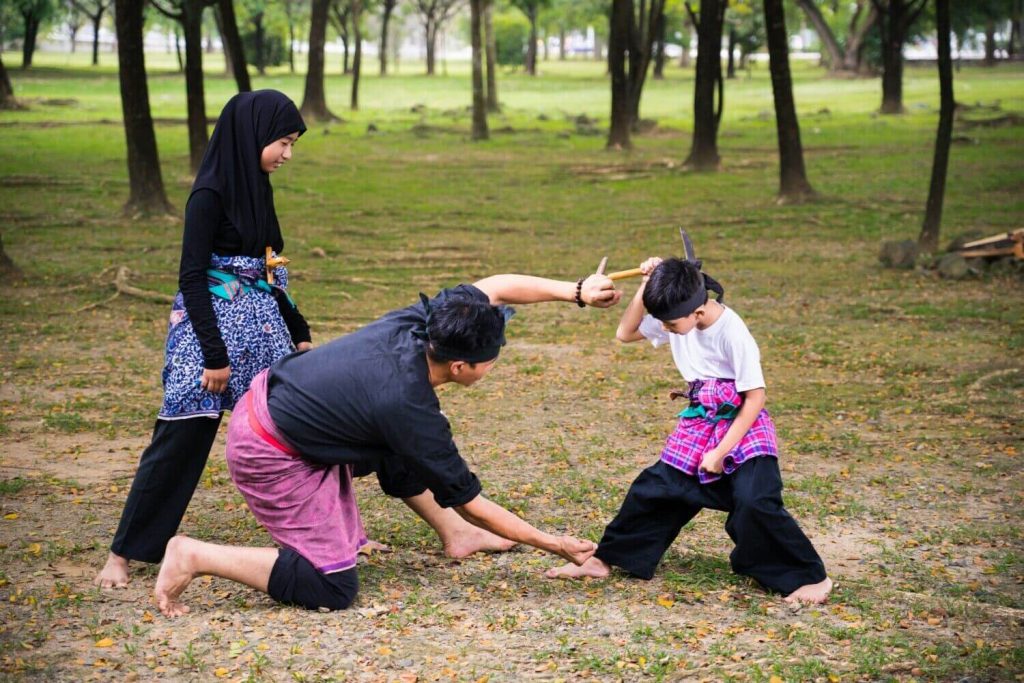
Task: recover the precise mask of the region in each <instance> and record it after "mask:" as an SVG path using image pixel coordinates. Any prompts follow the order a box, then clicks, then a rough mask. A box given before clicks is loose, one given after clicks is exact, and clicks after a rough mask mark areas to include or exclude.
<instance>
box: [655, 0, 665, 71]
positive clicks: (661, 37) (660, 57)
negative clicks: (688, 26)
mask: <svg viewBox="0 0 1024 683" xmlns="http://www.w3.org/2000/svg"><path fill="white" fill-rule="evenodd" d="M667 23H668V22H667V21H665V13H664V12H662V13H661V15H660V16H659V17H658V25H657V27H656V28H655V29H654V36H655V43H654V79H655V80H657V81H660V80H662V79H663V78H665V28H666V24H667Z"/></svg>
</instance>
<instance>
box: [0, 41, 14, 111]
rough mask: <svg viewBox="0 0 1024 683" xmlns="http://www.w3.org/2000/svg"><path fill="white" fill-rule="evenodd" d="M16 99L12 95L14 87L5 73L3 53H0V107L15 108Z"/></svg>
mask: <svg viewBox="0 0 1024 683" xmlns="http://www.w3.org/2000/svg"><path fill="white" fill-rule="evenodd" d="M17 108H18V100H16V99H15V97H14V87H13V86H12V85H11V77H10V76H8V75H7V67H5V66H4V60H3V55H2V54H0V109H17Z"/></svg>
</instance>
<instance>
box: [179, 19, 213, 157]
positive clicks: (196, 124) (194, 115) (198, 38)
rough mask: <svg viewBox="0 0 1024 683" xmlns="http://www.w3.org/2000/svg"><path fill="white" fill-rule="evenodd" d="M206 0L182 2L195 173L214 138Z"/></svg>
mask: <svg viewBox="0 0 1024 683" xmlns="http://www.w3.org/2000/svg"><path fill="white" fill-rule="evenodd" d="M203 8H204V4H203V0H185V2H183V3H182V8H181V9H182V16H181V18H182V28H183V29H184V33H185V95H186V100H187V108H188V149H189V163H190V167H191V169H192V172H193V173H195V172H196V171H198V170H199V165H200V164H201V163H202V162H203V154H205V153H206V144H207V143H208V142H209V141H210V136H209V131H208V130H207V128H206V95H205V93H204V91H203Z"/></svg>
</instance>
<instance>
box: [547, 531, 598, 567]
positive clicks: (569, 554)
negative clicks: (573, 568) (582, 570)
mask: <svg viewBox="0 0 1024 683" xmlns="http://www.w3.org/2000/svg"><path fill="white" fill-rule="evenodd" d="M556 541H557V542H558V550H556V551H555V552H556V553H557V554H558V555H561V556H562V557H564V558H565V559H567V560H569V561H570V562H572V563H573V564H576V565H581V564H583V563H584V562H586V561H587V560H589V559H590V558H591V556H592V555H593V554H594V551H595V550H597V544H596V543H594V542H593V541H581V540H580V539H578V538H574V537H573V536H559V537H558V538H557V539H556Z"/></svg>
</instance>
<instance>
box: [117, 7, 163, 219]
mask: <svg viewBox="0 0 1024 683" xmlns="http://www.w3.org/2000/svg"><path fill="white" fill-rule="evenodd" d="M145 4H146V3H145V0H114V19H115V22H114V23H115V26H116V30H117V57H118V63H119V64H120V67H119V68H118V76H119V80H120V84H121V111H122V113H123V115H124V134H125V139H126V141H127V147H128V184H129V187H130V194H129V197H128V202H127V203H126V204H125V207H124V208H125V212H126V213H128V214H133V215H134V214H155V213H168V212H170V210H171V207H170V204H168V202H167V195H166V194H165V193H164V181H163V177H162V176H161V174H160V157H159V154H158V153H157V148H156V134H155V132H154V131H153V117H152V115H151V114H150V110H149V86H148V84H147V82H146V63H145V56H144V54H143V50H142V46H143V45H142V25H143V18H142V12H143V7H144V6H145Z"/></svg>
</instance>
